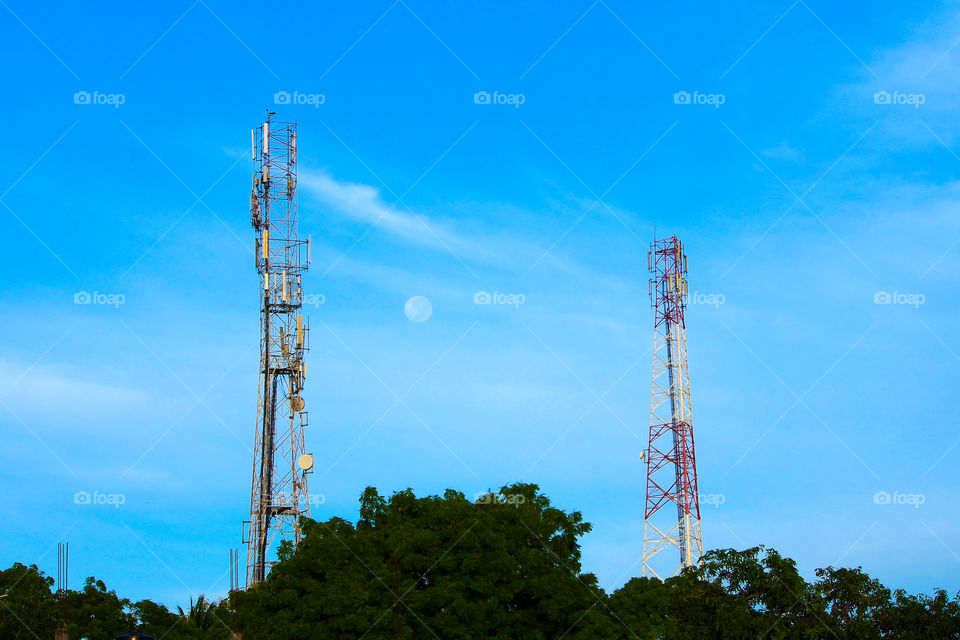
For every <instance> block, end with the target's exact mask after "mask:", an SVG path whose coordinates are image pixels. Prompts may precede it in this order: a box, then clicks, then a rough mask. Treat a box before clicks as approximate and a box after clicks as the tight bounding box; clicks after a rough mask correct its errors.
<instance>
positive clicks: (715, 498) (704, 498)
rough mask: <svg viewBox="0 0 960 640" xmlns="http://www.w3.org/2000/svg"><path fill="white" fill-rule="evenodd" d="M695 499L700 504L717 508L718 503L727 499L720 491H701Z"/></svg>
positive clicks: (718, 506) (720, 503)
mask: <svg viewBox="0 0 960 640" xmlns="http://www.w3.org/2000/svg"><path fill="white" fill-rule="evenodd" d="M697 501H698V502H699V503H700V504H701V505H710V506H712V507H713V508H714V509H719V508H720V505H722V504H723V503H724V502H726V501H727V496H725V495H723V494H722V493H701V494H699V495H698V496H697Z"/></svg>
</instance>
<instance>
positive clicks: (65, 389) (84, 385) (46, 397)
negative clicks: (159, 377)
mask: <svg viewBox="0 0 960 640" xmlns="http://www.w3.org/2000/svg"><path fill="white" fill-rule="evenodd" d="M8 389H9V393H7V390H8ZM0 393H6V396H5V397H4V399H3V400H4V402H5V403H6V404H8V405H9V406H10V407H11V408H12V409H13V410H14V411H16V412H17V414H18V415H23V416H24V417H25V416H26V415H27V414H33V415H37V414H38V412H39V413H42V414H43V415H44V416H48V417H49V416H54V415H55V416H56V417H58V418H61V417H62V416H63V415H64V414H66V415H69V416H73V417H77V416H93V415H99V416H106V415H117V414H118V413H122V412H124V411H129V410H133V409H135V408H138V407H139V408H142V406H143V404H144V403H145V402H146V401H147V400H148V398H149V396H148V395H147V394H146V393H144V392H142V391H139V390H136V389H130V388H126V387H121V386H116V385H112V384H108V383H104V382H98V381H95V380H91V379H90V375H89V374H88V373H84V374H80V375H74V374H73V373H71V372H70V371H68V368H67V367H66V366H56V365H54V366H44V365H42V366H37V367H34V368H33V369H29V367H28V366H27V365H16V364H13V363H11V362H7V361H3V360H0Z"/></svg>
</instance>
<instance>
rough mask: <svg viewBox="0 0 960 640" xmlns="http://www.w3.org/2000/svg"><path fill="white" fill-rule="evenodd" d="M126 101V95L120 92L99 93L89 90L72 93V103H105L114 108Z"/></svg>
mask: <svg viewBox="0 0 960 640" xmlns="http://www.w3.org/2000/svg"><path fill="white" fill-rule="evenodd" d="M126 101H127V96H125V95H124V94H122V93H100V92H99V91H94V92H93V93H90V92H89V91H77V92H76V93H75V94H73V104H82V105H85V104H106V105H111V106H112V107H114V108H115V109H119V108H120V105H122V104H123V103H125V102H126Z"/></svg>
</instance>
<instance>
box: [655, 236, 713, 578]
mask: <svg viewBox="0 0 960 640" xmlns="http://www.w3.org/2000/svg"><path fill="white" fill-rule="evenodd" d="M647 266H648V269H649V270H650V272H651V278H650V301H651V305H652V306H653V310H654V338H653V384H652V387H651V389H652V390H651V397H650V440H649V447H648V448H647V451H646V452H645V457H646V464H647V491H646V506H645V509H644V528H643V569H642V575H644V576H648V575H652V576H656V577H660V575H659V574H658V572H657V571H656V570H655V569H654V568H653V565H654V564H656V565H657V566H658V567H659V566H667V567H669V566H670V565H669V564H666V561H665V560H663V561H658V562H656V563H654V562H653V560H654V558H655V556H657V555H658V554H659V553H660V552H661V551H664V550H669V549H674V550H676V551H679V553H680V564H679V566H678V567H677V568H676V570H675V571H674V572H673V573H672V574H669V575H676V574H678V573H679V572H680V571H681V570H682V569H684V568H685V567H689V566H692V565H695V564H697V563H698V562H699V561H700V557H701V556H702V555H703V544H702V542H701V536H700V502H699V499H698V496H699V494H698V490H697V462H696V455H695V453H694V447H693V421H692V413H691V406H690V377H689V374H688V369H687V338H686V324H685V322H684V311H685V309H686V298H687V256H686V254H684V252H683V245H682V244H681V243H680V240H679V239H678V238H677V237H676V236H672V237H669V238H665V239H661V240H656V239H655V240H654V241H653V244H652V245H651V247H650V253H648V254H647ZM664 577H667V576H666V575H665V576H664Z"/></svg>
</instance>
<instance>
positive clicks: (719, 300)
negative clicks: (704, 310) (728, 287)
mask: <svg viewBox="0 0 960 640" xmlns="http://www.w3.org/2000/svg"><path fill="white" fill-rule="evenodd" d="M726 301H727V297H726V296H725V295H723V294H722V293H701V292H699V291H694V292H693V293H690V294H687V299H686V303H687V304H708V305H711V306H712V307H713V308H714V309H719V308H720V305H722V304H723V303H724V302H726Z"/></svg>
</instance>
